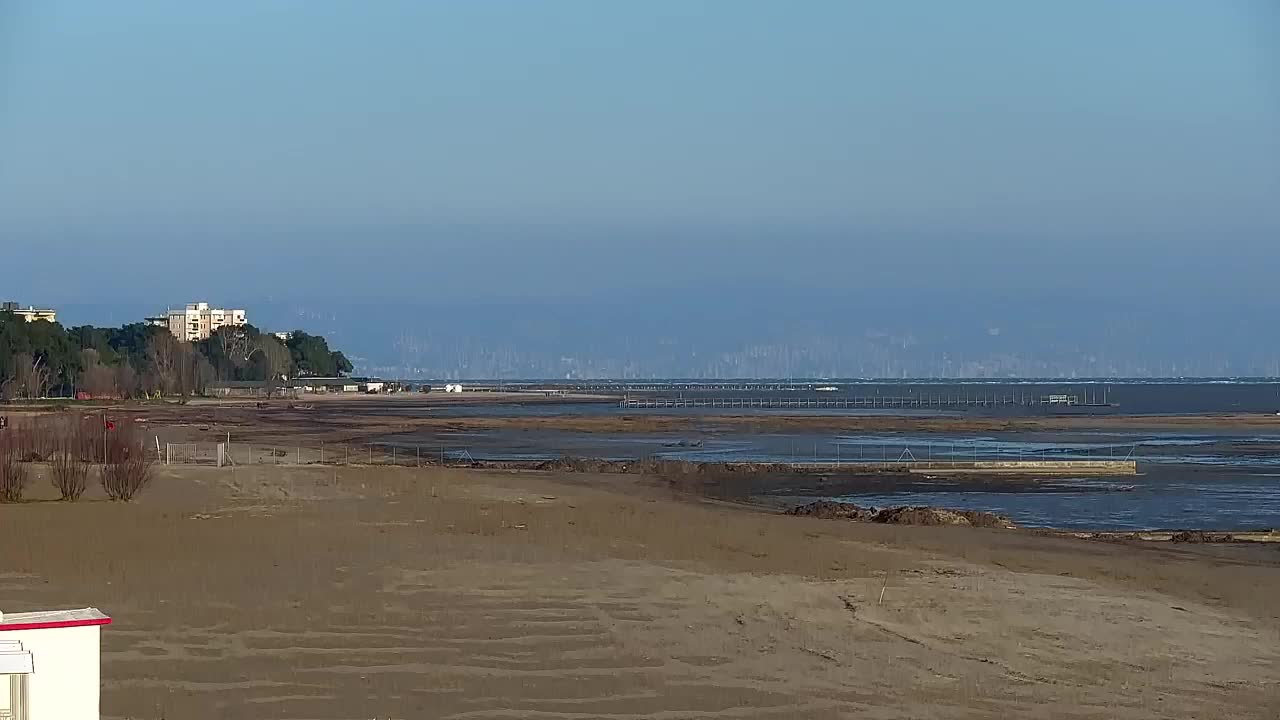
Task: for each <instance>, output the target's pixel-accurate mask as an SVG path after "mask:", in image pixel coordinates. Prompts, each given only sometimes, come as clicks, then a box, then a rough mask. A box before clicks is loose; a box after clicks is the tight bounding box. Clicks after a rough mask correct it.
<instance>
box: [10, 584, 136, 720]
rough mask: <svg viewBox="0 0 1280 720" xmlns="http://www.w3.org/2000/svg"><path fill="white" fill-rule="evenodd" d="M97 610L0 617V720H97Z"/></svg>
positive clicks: (103, 621) (103, 620)
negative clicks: (3, 719) (0, 719)
mask: <svg viewBox="0 0 1280 720" xmlns="http://www.w3.org/2000/svg"><path fill="white" fill-rule="evenodd" d="M110 622H111V618H109V617H107V616H106V615H104V614H103V613H102V612H101V611H99V610H98V609H97V608H84V609H81V610H55V611H48V612H24V613H0V718H5V719H6V720H8V719H9V718H12V720H98V718H99V709H98V693H99V687H100V684H99V675H100V672H101V667H100V662H101V638H100V635H101V628H102V626H103V625H107V624H109V623H110Z"/></svg>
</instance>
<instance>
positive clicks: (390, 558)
mask: <svg viewBox="0 0 1280 720" xmlns="http://www.w3.org/2000/svg"><path fill="white" fill-rule="evenodd" d="M46 488H47V485H46V484H45V483H44V482H43V481H42V480H38V481H37V482H36V484H35V485H34V486H33V491H34V492H35V495H36V497H37V498H39V497H45V498H48V497H50V496H51V493H52V490H51V488H49V489H47V491H46ZM0 544H2V545H3V547H4V548H5V551H4V552H3V554H0V607H2V608H4V610H6V611H11V612H17V611H20V610H24V609H28V608H37V607H74V606H81V605H96V606H98V607H101V608H103V609H104V610H106V611H107V612H108V613H109V614H111V615H112V616H113V617H114V622H113V624H112V625H111V626H110V627H108V628H106V630H105V632H104V634H103V657H102V673H103V684H104V687H103V698H102V711H103V717H104V718H131V719H133V720H143V719H145V720H153V719H154V720H159V719H160V718H189V719H195V720H200V719H203V718H260V717H289V718H303V717H305V718H334V719H335V720H336V719H338V718H352V717H394V718H517V717H519V718H525V717H536V718H549V719H560V718H564V719H568V718H588V717H591V718H594V717H627V718H655V719H657V718H713V717H715V718H718V717H724V718H730V717H742V718H775V717H776V718H796V717H806V718H837V717H877V718H959V717H964V718H971V717H972V718H981V717H1009V716H1016V717H1046V718H1048V717H1053V718H1061V717H1080V718H1166V717H1167V718H1187V717H1205V718H1209V717H1242V718H1272V717H1275V716H1276V714H1277V713H1278V712H1280V674H1277V672H1276V670H1275V668H1276V667H1280V642H1278V641H1280V604H1277V603H1276V602H1275V600H1274V598H1275V597H1276V596H1277V593H1278V592H1280V551H1278V549H1277V548H1276V547H1274V546H1169V545H1160V546H1149V545H1140V544H1123V543H1101V542H1089V541H1082V540H1072V539H1063V538H1053V537H1040V536H1036V535H1033V534H1030V533H1025V532H1020V531H996V530H978V529H970V528H929V527H893V526H873V525H867V524H862V523H849V522H842V521H831V520H818V519H812V518H795V517H784V516H780V515H777V514H773V513H768V512H764V511H761V510H759V509H753V508H746V507H741V506H735V505H729V504H724V503H716V502H711V501H705V500H699V499H697V498H692V497H690V496H687V495H676V494H673V492H672V491H671V490H670V489H668V488H665V487H662V486H661V485H660V484H658V483H652V482H646V480H645V478H636V477H631V476H616V475H609V476H594V475H586V474H572V475H567V474H556V473H532V472H521V473H509V472H493V471H466V470H455V469H441V468H424V469H408V468H404V469H400V468H361V467H346V468H334V467H316V468H287V467H258V466H255V467H249V468H239V469H222V470H219V469H216V468H202V467H174V468H163V469H162V473H161V475H160V477H158V478H157V480H156V482H155V484H154V486H153V487H151V488H149V489H148V491H147V492H146V493H144V494H143V496H142V497H141V498H140V499H138V500H136V501H135V502H133V503H131V504H122V503H108V502H105V501H102V500H101V499H100V498H99V497H98V495H96V494H95V493H94V492H93V491H91V493H90V496H89V497H87V498H86V499H85V500H82V501H81V502H79V503H76V504H64V503H57V502H31V503H25V504H22V505H18V506H0Z"/></svg>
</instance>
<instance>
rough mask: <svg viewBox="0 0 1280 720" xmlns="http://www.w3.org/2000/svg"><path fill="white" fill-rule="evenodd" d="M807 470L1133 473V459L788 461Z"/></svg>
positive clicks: (1054, 473)
mask: <svg viewBox="0 0 1280 720" xmlns="http://www.w3.org/2000/svg"><path fill="white" fill-rule="evenodd" d="M792 465H793V467H795V468H796V469H797V470H805V471H809V472H864V471H865V472H904V473H925V474H929V475H945V474H951V475H954V474H967V473H981V474H984V475H993V474H995V475H1074V476H1112V475H1137V474H1138V462H1137V461H1136V460H959V461H954V460H945V461H943V460H939V461H934V460H913V461H909V462H854V463H847V462H834V463H833V462H816V463H804V462H801V463H792Z"/></svg>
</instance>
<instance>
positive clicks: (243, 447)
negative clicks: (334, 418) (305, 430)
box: [155, 439, 474, 467]
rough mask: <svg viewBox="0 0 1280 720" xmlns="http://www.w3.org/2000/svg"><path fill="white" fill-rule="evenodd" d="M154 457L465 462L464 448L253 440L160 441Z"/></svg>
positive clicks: (241, 461) (170, 460)
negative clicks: (264, 441) (303, 443)
mask: <svg viewBox="0 0 1280 720" xmlns="http://www.w3.org/2000/svg"><path fill="white" fill-rule="evenodd" d="M155 451H156V453H157V455H158V457H157V460H158V461H159V462H162V463H164V464H166V465H216V466H227V465H392V466H397V467H424V466H427V465H466V464H470V463H472V462H474V459H473V458H472V456H471V452H470V451H469V450H468V449H467V448H450V447H444V446H439V447H427V446H424V445H415V446H404V445H388V444H383V443H359V444H357V443H336V444H335V443H320V444H319V445H318V446H306V445H301V444H292V445H290V444H283V443H252V442H234V441H233V442H168V443H167V442H163V441H160V440H158V439H157V442H156V447H155Z"/></svg>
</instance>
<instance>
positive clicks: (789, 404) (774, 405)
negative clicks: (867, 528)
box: [618, 395, 1112, 410]
mask: <svg viewBox="0 0 1280 720" xmlns="http://www.w3.org/2000/svg"><path fill="white" fill-rule="evenodd" d="M1039 406H1059V407H1096V408H1106V407H1112V405H1109V404H1105V403H1085V402H1080V401H1079V398H1078V397H1076V396H1074V395H1072V396H1059V395H1051V396H1043V397H1038V396H1035V395H924V396H919V395H915V396H911V395H908V396H889V395H854V396H849V395H839V396H834V397H785V396H784V397H704V396H697V395H695V396H692V397H683V396H681V397H660V396H652V395H644V396H640V397H631V396H627V397H624V398H623V399H622V400H619V401H618V407H620V408H624V409H628V410H657V409H681V408H724V409H731V410H753V409H759V410H784V409H792V410H803V409H829V410H852V409H863V408H897V409H902V408H962V407H983V408H992V407H1039Z"/></svg>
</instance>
